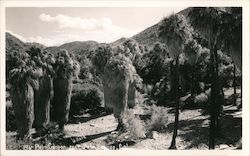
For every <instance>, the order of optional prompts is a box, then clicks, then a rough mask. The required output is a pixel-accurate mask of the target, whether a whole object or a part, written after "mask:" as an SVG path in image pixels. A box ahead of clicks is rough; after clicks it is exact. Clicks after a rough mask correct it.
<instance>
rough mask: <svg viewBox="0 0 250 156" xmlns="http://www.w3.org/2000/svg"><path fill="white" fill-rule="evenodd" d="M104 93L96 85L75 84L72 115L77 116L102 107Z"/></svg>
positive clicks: (71, 107)
mask: <svg viewBox="0 0 250 156" xmlns="http://www.w3.org/2000/svg"><path fill="white" fill-rule="evenodd" d="M102 101H103V93H102V91H101V90H100V88H98V87H97V86H96V85H93V84H90V83H85V84H75V85H74V87H73V91H72V97H71V106H70V114H71V116H72V115H76V114H79V113H81V111H82V110H84V109H95V108H96V107H100V106H101V105H102Z"/></svg>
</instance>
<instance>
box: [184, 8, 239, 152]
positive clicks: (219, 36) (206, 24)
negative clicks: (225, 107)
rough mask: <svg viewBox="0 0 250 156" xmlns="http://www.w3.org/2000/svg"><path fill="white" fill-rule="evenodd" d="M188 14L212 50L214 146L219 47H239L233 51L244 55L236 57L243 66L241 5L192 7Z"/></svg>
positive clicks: (210, 145)
mask: <svg viewBox="0 0 250 156" xmlns="http://www.w3.org/2000/svg"><path fill="white" fill-rule="evenodd" d="M188 17H189V19H190V22H191V25H192V26H193V27H194V28H195V29H196V30H198V31H200V32H202V34H204V36H205V38H207V40H208V44H209V49H210V53H211V56H210V58H211V59H210V60H211V73H212V86H211V104H210V105H211V109H210V115H211V116H210V120H211V121H210V137H209V149H214V147H215V133H217V131H218V128H219V116H220V108H221V106H220V105H221V103H220V102H219V96H220V90H221V89H220V88H221V87H220V84H219V83H218V82H219V81H218V54H217V49H219V48H222V46H221V45H223V46H224V48H227V49H237V50H236V51H237V52H236V53H232V54H234V55H235V56H240V57H233V59H235V60H234V62H237V64H239V65H240V66H241V8H214V7H213V8H192V9H190V12H189V15H188ZM235 39H237V41H236V43H233V44H232V42H235ZM238 58H240V59H238ZM216 128H217V129H216Z"/></svg>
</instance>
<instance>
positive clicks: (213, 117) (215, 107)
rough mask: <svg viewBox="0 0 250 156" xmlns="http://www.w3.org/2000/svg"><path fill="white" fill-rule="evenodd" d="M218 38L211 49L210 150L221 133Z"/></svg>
mask: <svg viewBox="0 0 250 156" xmlns="http://www.w3.org/2000/svg"><path fill="white" fill-rule="evenodd" d="M216 42H217V38H215V41H214V42H213V43H214V44H213V46H212V47H211V48H210V52H211V68H212V86H211V101H210V135H209V149H214V148H215V137H216V136H217V134H216V133H218V132H219V131H220V120H219V116H220V112H221V104H220V102H219V101H220V85H219V78H218V54H217V49H216Z"/></svg>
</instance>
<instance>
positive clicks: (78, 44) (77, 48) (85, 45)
mask: <svg viewBox="0 0 250 156" xmlns="http://www.w3.org/2000/svg"><path fill="white" fill-rule="evenodd" d="M98 45H99V43H98V42H96V41H75V42H70V43H65V44H63V45H61V46H58V47H57V46H53V47H47V48H46V49H45V50H48V51H49V52H52V53H56V52H58V51H59V50H60V49H66V50H67V51H69V52H71V53H74V54H76V53H77V54H79V53H81V52H85V51H89V50H92V49H94V48H96V47H98Z"/></svg>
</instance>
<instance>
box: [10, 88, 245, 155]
mask: <svg viewBox="0 0 250 156" xmlns="http://www.w3.org/2000/svg"><path fill="white" fill-rule="evenodd" d="M232 92H233V90H232V89H229V90H227V91H226V92H225V96H229V95H230V94H232ZM166 109H168V111H169V112H171V108H166ZM139 112H140V111H139ZM201 112H202V111H201V110H200V109H195V110H184V111H181V112H180V116H179V130H178V137H177V139H176V144H177V149H208V137H209V116H208V115H202V114H201ZM241 115H242V112H241V111H240V110H238V109H237V107H236V106H233V105H228V106H224V112H223V115H222V117H221V123H222V124H221V128H222V132H223V136H222V137H221V138H219V139H217V140H216V149H236V148H237V147H238V146H240V144H241V142H240V140H241V135H242V134H241V132H242V117H241ZM168 123H169V124H168V127H167V129H166V130H164V131H163V132H156V131H153V132H152V136H150V137H146V138H144V139H141V140H137V141H131V142H129V141H127V142H125V141H123V140H113V141H111V140H110V139H112V138H115V137H114V136H117V135H119V134H118V132H117V131H115V129H116V126H117V122H116V120H115V118H114V117H113V115H112V114H109V115H107V114H99V115H98V116H96V117H93V116H92V117H91V116H89V115H88V114H85V115H84V116H81V117H79V120H76V121H74V123H69V124H67V125H66V126H65V135H64V136H62V137H58V138H60V139H57V141H56V144H57V145H66V146H67V149H114V148H118V147H119V149H152V150H163V149H168V147H169V146H170V143H171V139H172V131H173V123H174V114H173V113H169V120H168ZM13 135H15V133H13V132H8V133H7V144H8V143H9V144H11V141H10V140H11V139H10V138H11V137H12V136H13ZM114 141H116V142H118V143H119V141H120V143H121V144H118V145H117V144H114Z"/></svg>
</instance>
